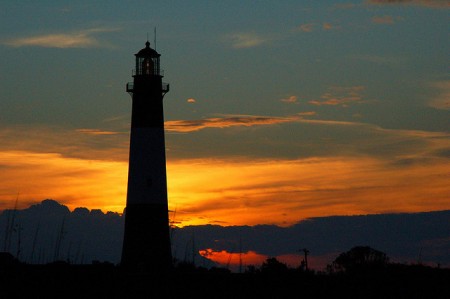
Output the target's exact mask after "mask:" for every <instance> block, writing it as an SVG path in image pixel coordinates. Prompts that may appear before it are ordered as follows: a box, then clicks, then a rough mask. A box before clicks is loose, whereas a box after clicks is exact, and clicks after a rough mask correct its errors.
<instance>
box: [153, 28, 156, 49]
mask: <svg viewBox="0 0 450 299" xmlns="http://www.w3.org/2000/svg"><path fill="white" fill-rule="evenodd" d="M153 39H154V40H153V44H154V46H155V50H156V27H155V28H154V33H153Z"/></svg>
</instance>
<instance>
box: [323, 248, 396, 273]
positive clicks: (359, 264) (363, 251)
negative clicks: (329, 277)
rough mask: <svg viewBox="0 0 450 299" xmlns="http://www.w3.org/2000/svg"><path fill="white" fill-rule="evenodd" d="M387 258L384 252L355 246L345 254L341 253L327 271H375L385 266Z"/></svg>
mask: <svg viewBox="0 0 450 299" xmlns="http://www.w3.org/2000/svg"><path fill="white" fill-rule="evenodd" d="M388 262H389V258H388V257H387V256H386V254H385V253H384V252H381V251H378V250H376V249H373V248H371V247H369V246H356V247H353V248H352V249H350V250H349V251H347V252H344V253H341V254H340V255H339V256H338V257H337V258H336V259H335V260H334V261H333V263H332V264H331V265H329V269H330V270H331V271H332V272H346V273H350V272H355V271H359V270H362V269H368V268H370V269H376V268H382V267H384V266H386V265H387V264H388Z"/></svg>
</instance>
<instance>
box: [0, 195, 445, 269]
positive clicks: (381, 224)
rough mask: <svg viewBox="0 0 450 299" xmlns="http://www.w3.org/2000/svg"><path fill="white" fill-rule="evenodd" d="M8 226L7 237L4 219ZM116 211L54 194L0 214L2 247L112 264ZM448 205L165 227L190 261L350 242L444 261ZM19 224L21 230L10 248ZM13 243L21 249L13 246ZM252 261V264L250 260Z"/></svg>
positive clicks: (26, 255)
mask: <svg viewBox="0 0 450 299" xmlns="http://www.w3.org/2000/svg"><path fill="white" fill-rule="evenodd" d="M12 219H14V223H13V226H14V227H13V228H14V230H11V232H10V234H9V243H8V244H7V242H6V241H7V240H8V238H6V235H7V234H5V229H6V227H7V223H8V222H7V221H9V224H11V220H12ZM123 224H124V223H123V217H122V216H121V215H120V214H117V213H112V212H108V213H104V212H102V211H101V210H88V209H86V208H76V209H74V210H73V211H72V212H71V211H69V209H68V208H67V207H66V206H64V205H61V204H59V203H58V202H56V201H54V200H44V201H42V202H41V203H40V204H37V205H33V206H30V207H29V208H27V209H24V210H17V211H14V210H6V211H4V212H3V213H2V214H1V215H0V237H1V238H0V239H1V241H2V242H3V243H2V244H1V245H2V247H3V248H2V249H6V250H7V251H10V252H12V253H14V254H18V255H19V258H20V259H21V260H23V261H27V262H32V263H46V262H51V261H53V260H55V259H61V260H70V261H71V262H74V263H90V262H91V261H92V260H99V261H109V262H113V263H118V262H119V261H120V253H121V246H122V238H123ZM449 224H450V211H440V212H427V213H414V214H381V215H362V216H335V217H321V218H311V219H307V220H305V221H301V222H299V223H297V224H295V225H293V226H290V227H279V226H275V225H257V226H228V227H224V226H219V225H202V226H188V227H184V228H175V229H173V230H172V245H173V252H174V255H175V256H176V257H177V258H178V259H180V260H186V259H188V260H189V261H190V260H191V259H192V252H193V246H194V251H198V250H206V249H212V250H214V251H226V252H229V253H232V252H235V253H236V252H239V251H241V252H250V251H252V252H256V253H258V254H260V255H266V256H267V257H272V256H281V255H287V254H298V251H299V248H308V249H309V250H310V254H311V257H312V258H314V257H316V258H318V257H321V256H328V257H329V258H333V257H335V254H336V253H340V252H344V251H347V250H349V249H350V248H352V247H353V246H356V245H365V246H371V247H373V248H377V249H379V250H381V251H384V252H385V253H387V255H388V256H389V257H390V258H391V259H393V260H394V261H399V262H417V261H418V259H419V258H420V260H421V261H423V262H427V263H434V264H436V263H440V264H441V266H444V267H447V266H449V265H450V250H449V249H450V238H449V237H448V236H450V225H449ZM18 230H20V232H21V234H20V237H21V242H20V244H21V245H20V248H17V246H18V244H19V242H18V236H19V235H18V233H17V232H18ZM19 249H20V250H19ZM257 266H259V265H257Z"/></svg>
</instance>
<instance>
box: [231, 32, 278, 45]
mask: <svg viewBox="0 0 450 299" xmlns="http://www.w3.org/2000/svg"><path fill="white" fill-rule="evenodd" d="M225 40H226V42H227V43H230V44H231V46H232V47H233V48H235V49H246V48H254V47H257V46H261V45H263V44H265V43H267V42H269V41H270V39H269V38H267V37H263V36H261V35H259V34H257V33H254V32H238V33H233V34H229V35H228V36H226V37H225Z"/></svg>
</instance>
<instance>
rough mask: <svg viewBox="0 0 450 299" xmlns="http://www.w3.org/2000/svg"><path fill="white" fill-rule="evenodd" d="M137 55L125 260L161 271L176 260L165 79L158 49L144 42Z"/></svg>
mask: <svg viewBox="0 0 450 299" xmlns="http://www.w3.org/2000/svg"><path fill="white" fill-rule="evenodd" d="M135 56H136V69H135V70H133V78H134V80H133V82H130V83H128V84H127V87H126V90H127V92H128V93H130V94H131V95H132V102H133V103H132V115H131V134H130V157H129V169H128V192H127V205H126V209H125V234H124V240H123V248H122V261H121V265H122V266H123V267H124V268H125V269H129V270H133V271H135V270H136V271H150V272H161V271H165V270H167V269H168V268H169V267H170V265H171V262H172V254H171V245H170V238H169V217H168V203H167V182H166V154H165V143H164V113H163V97H164V95H165V94H166V93H167V92H168V91H169V85H168V84H166V83H163V82H162V77H163V73H162V71H161V70H160V65H159V57H160V56H161V55H160V54H158V52H156V50H154V49H152V48H151V47H150V43H149V42H148V41H147V42H146V43H145V48H144V49H142V50H140V51H139V52H138V53H137V54H135Z"/></svg>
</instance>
